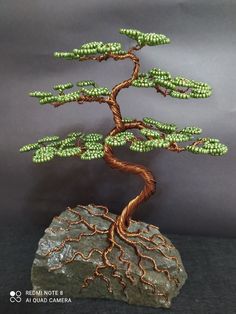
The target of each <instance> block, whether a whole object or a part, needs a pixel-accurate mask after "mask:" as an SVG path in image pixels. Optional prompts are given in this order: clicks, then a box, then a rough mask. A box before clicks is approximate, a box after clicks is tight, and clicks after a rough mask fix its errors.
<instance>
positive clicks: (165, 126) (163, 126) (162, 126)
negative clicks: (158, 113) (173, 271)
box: [143, 118, 177, 133]
mask: <svg viewBox="0 0 236 314" xmlns="http://www.w3.org/2000/svg"><path fill="white" fill-rule="evenodd" d="M143 121H144V122H145V124H146V125H150V126H154V127H156V128H157V129H158V130H160V131H163V132H165V133H170V132H173V131H175V130H176V129H177V126H176V125H175V124H174V123H165V122H160V121H157V120H155V119H153V118H143Z"/></svg>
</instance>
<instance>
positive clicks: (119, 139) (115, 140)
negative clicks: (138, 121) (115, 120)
mask: <svg viewBox="0 0 236 314" xmlns="http://www.w3.org/2000/svg"><path fill="white" fill-rule="evenodd" d="M133 138H134V134H133V133H132V132H129V131H124V132H121V133H118V134H116V135H113V136H111V135H109V136H107V137H106V138H105V143H106V144H107V145H110V146H123V145H125V144H126V143H127V141H130V140H132V139H133Z"/></svg>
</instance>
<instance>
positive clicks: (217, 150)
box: [186, 138, 228, 156]
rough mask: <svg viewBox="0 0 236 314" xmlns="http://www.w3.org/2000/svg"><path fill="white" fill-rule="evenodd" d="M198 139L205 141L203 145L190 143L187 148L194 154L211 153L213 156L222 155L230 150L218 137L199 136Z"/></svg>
mask: <svg viewBox="0 0 236 314" xmlns="http://www.w3.org/2000/svg"><path fill="white" fill-rule="evenodd" d="M198 140H202V141H203V144H202V145H201V146H194V145H188V146H186V150H187V151H190V152H191V153H194V154H209V155H212V156H222V155H224V154H226V153H227V151H228V148H227V146H226V145H224V144H222V143H220V141H219V140H218V139H212V138H202V139H201V138H199V139H198Z"/></svg>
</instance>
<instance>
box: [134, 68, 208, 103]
mask: <svg viewBox="0 0 236 314" xmlns="http://www.w3.org/2000/svg"><path fill="white" fill-rule="evenodd" d="M132 85H133V86H135V87H154V88H158V87H164V88H166V89H167V90H168V92H167V93H166V94H167V95H170V96H171V97H174V98H179V99H189V98H206V97H209V96H210V95H211V93H212V90H211V87H210V86H209V85H208V84H206V83H203V82H197V81H194V80H189V79H186V78H184V77H179V76H177V77H175V78H172V77H171V75H170V73H169V72H166V71H162V70H161V69H157V68H153V69H151V70H149V71H148V72H147V73H139V75H138V78H137V79H136V80H133V82H132ZM180 88H187V89H188V90H187V91H184V90H180ZM189 89H191V90H189Z"/></svg>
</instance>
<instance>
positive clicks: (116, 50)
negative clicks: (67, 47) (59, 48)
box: [54, 41, 126, 60]
mask: <svg viewBox="0 0 236 314" xmlns="http://www.w3.org/2000/svg"><path fill="white" fill-rule="evenodd" d="M109 53H112V54H125V53H126V51H124V50H123V49H122V46H121V44H120V43H116V42H114V43H103V42H101V41H93V42H89V43H86V44H83V45H82V46H81V47H79V48H77V49H73V50H72V51H69V52H55V53H54V56H55V57H56V58H65V59H69V60H71V59H78V60H80V59H81V60H83V58H84V57H87V56H93V55H106V54H109Z"/></svg>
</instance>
